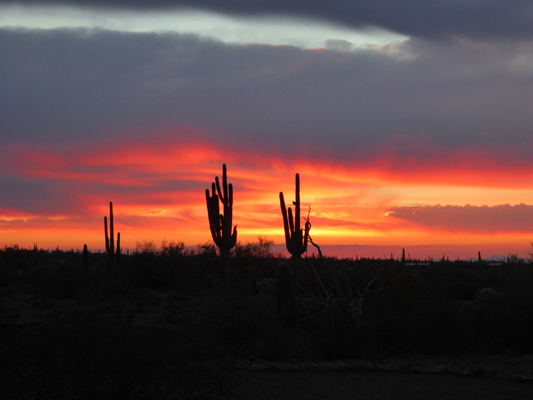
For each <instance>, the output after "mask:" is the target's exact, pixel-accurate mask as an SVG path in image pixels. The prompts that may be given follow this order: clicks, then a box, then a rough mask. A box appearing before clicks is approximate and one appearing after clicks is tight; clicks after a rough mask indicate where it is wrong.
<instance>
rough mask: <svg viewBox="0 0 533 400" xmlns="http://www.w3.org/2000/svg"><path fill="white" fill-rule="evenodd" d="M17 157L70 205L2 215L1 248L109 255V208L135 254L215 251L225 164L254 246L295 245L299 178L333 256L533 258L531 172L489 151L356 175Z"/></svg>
mask: <svg viewBox="0 0 533 400" xmlns="http://www.w3.org/2000/svg"><path fill="white" fill-rule="evenodd" d="M6 153H7V154H11V155H10V156H7V157H6V158H4V159H3V160H0V165H1V166H2V167H3V169H4V170H5V171H6V172H5V173H6V174H10V175H11V176H16V177H17V179H27V180H28V181H31V182H33V181H37V182H39V184H40V185H43V186H44V187H48V186H47V185H50V188H51V189H50V193H51V194H50V196H53V194H54V193H56V192H57V191H60V192H61V195H62V198H65V199H67V200H68V201H67V200H65V204H64V205H62V206H61V207H59V206H58V207H57V208H54V206H53V204H55V203H53V201H50V204H52V205H48V206H47V208H46V207H43V208H42V209H41V208H39V203H35V204H34V203H32V204H31V207H30V206H28V208H27V209H26V208H24V207H23V206H20V208H18V204H17V203H16V202H13V204H12V205H10V206H6V205H0V206H1V208H0V215H1V216H0V240H2V242H3V243H5V244H10V243H19V244H20V245H23V246H25V247H27V246H30V245H31V244H33V243H34V242H37V243H39V245H41V243H42V246H43V247H44V246H46V247H50V248H55V247H56V246H57V245H59V246H60V247H61V248H65V249H70V248H71V247H74V248H79V247H83V244H85V243H87V244H89V245H90V247H91V248H95V249H97V248H102V247H103V243H102V242H103V239H102V238H103V226H102V225H103V221H102V220H103V217H104V216H105V215H108V213H109V209H108V204H109V201H113V204H114V216H115V231H116V232H121V238H122V241H123V247H124V248H134V247H135V243H136V242H137V241H143V240H153V241H154V242H155V243H156V244H158V243H160V241H161V240H163V239H166V240H175V241H184V242H185V244H186V245H190V246H194V245H196V244H198V243H205V242H207V241H209V240H211V238H210V235H209V230H208V226H207V216H206V205H205V189H210V188H211V183H212V182H214V177H215V176H218V177H219V178H221V173H222V168H221V166H222V164H223V163H226V164H227V167H228V180H229V182H230V183H232V184H233V187H234V217H233V223H234V224H236V225H237V226H238V232H239V240H240V241H242V242H246V241H248V242H252V241H255V240H256V239H257V236H264V237H265V236H266V237H267V238H269V239H272V240H274V241H275V242H276V243H283V240H284V239H283V237H284V236H283V227H282V223H281V214H280V206H279V192H280V191H282V192H283V193H284V195H285V200H286V203H287V204H290V203H291V202H292V201H293V200H294V190H295V188H294V180H295V179H294V174H295V173H296V172H299V173H300V179H301V201H302V216H305V217H307V214H308V212H309V211H310V212H311V214H310V217H311V222H312V224H313V228H312V231H311V234H312V236H313V238H314V240H315V241H316V242H317V243H320V244H322V245H352V244H362V245H370V246H391V245H395V246H417V245H420V246H422V245H424V246H430V245H435V246H440V245H446V244H450V245H460V244H461V245H476V244H483V245H491V244H494V245H496V244H502V243H504V244H507V245H509V247H510V248H511V247H512V248H516V247H517V246H523V248H524V254H525V252H527V251H529V241H530V240H531V239H530V236H531V237H533V235H531V231H530V230H529V229H528V228H527V227H528V224H529V222H531V224H529V225H530V226H533V212H532V211H531V210H530V208H529V206H528V205H529V204H533V173H532V172H528V171H530V170H531V169H527V168H524V166H523V165H521V164H517V165H515V166H513V165H504V164H498V159H495V158H490V157H491V155H490V154H489V153H487V151H481V152H478V153H475V152H474V150H472V149H468V151H467V150H462V151H458V152H457V153H456V154H447V155H446V158H439V157H438V156H435V155H434V154H429V156H428V157H426V158H424V159H418V160H413V159H405V160H403V159H402V158H401V157H398V156H397V155H395V154H393V153H390V152H388V151H385V152H384V154H381V155H380V156H379V157H377V158H375V159H373V160H371V161H369V160H360V159H358V158H357V157H354V158H353V159H350V160H349V162H346V163H342V162H341V161H340V160H331V161H328V160H327V159H313V160H310V159H306V158H305V157H302V158H301V159H296V160H294V159H284V157H283V155H280V154H269V153H267V152H264V151H254V150H253V149H247V150H246V151H245V150H243V149H240V148H236V149H235V148H233V149H231V148H222V147H219V146H214V145H212V146H210V145H206V144H203V143H199V142H195V141H189V142H172V141H170V142H165V141H158V142H156V143H154V142H146V143H132V144H123V143H121V145H120V146H118V144H117V146H113V143H107V144H106V146H101V145H98V146H95V145H93V146H83V147H82V146H80V147H78V148H74V149H72V148H70V149H68V150H67V149H65V150H62V149H44V148H36V147H31V146H30V147H24V148H18V147H17V146H13V148H12V149H10V151H9V152H6ZM435 154H437V155H438V152H436V153H435ZM450 159H453V160H454V162H453V163H452V162H450ZM487 160H490V162H487ZM439 204H442V207H441V208H439V207H438V206H437V205H439ZM467 204H468V205H470V206H471V208H468V207H466V205H467ZM504 204H509V205H511V206H513V207H514V208H513V207H511V206H501V205H504ZM521 204H523V206H520V207H519V206H517V205H521ZM446 205H451V206H453V207H448V208H446V207H445V206H446ZM483 206H487V207H484V208H483ZM309 207H310V209H309ZM410 207H414V208H410ZM416 207H418V208H416ZM487 219H488V221H489V222H493V223H492V224H489V223H487ZM518 219H520V221H519V220H518ZM517 221H518V222H517ZM513 246H514V247H513Z"/></svg>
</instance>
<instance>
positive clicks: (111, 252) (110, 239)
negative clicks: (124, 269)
mask: <svg viewBox="0 0 533 400" xmlns="http://www.w3.org/2000/svg"><path fill="white" fill-rule="evenodd" d="M104 229H105V251H106V253H107V255H108V259H107V266H108V268H109V267H111V263H112V261H113V259H114V257H115V255H117V256H118V257H117V258H118V259H120V232H118V233H117V248H116V251H115V236H114V224H113V203H112V202H111V201H110V202H109V235H108V234H107V217H104ZM117 261H118V260H117Z"/></svg>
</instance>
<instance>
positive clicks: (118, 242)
mask: <svg viewBox="0 0 533 400" xmlns="http://www.w3.org/2000/svg"><path fill="white" fill-rule="evenodd" d="M116 254H119V255H120V232H118V233H117V252H116Z"/></svg>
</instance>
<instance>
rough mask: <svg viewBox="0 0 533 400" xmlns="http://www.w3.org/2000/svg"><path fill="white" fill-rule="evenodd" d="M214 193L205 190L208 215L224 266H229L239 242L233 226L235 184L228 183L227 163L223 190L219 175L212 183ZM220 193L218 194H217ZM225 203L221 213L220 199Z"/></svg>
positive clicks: (224, 166) (235, 228)
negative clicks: (231, 254)
mask: <svg viewBox="0 0 533 400" xmlns="http://www.w3.org/2000/svg"><path fill="white" fill-rule="evenodd" d="M211 191H212V194H210V193H209V189H206V190H205V200H206V203H207V216H208V218H209V229H210V230H211V236H212V237H213V241H214V242H215V244H216V245H217V246H218V248H219V249H220V255H221V257H222V259H223V261H224V268H225V267H227V266H228V264H229V259H230V251H231V249H232V248H233V247H234V246H235V243H237V226H235V227H233V231H232V226H233V185H232V184H231V183H230V184H229V185H228V178H227V170H226V164H224V165H223V166H222V190H221V189H220V182H219V180H218V176H217V177H215V182H214V183H212V184H211ZM217 193H218V195H217ZM219 199H220V202H221V203H222V205H223V210H224V214H220V206H219V204H218V200H219Z"/></svg>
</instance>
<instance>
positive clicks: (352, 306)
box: [0, 164, 533, 399]
mask: <svg viewBox="0 0 533 400" xmlns="http://www.w3.org/2000/svg"><path fill="white" fill-rule="evenodd" d="M217 193H218V194H217ZM279 197H280V206H281V212H282V217H283V226H284V233H285V245H286V247H287V250H288V252H289V253H290V254H291V258H290V260H287V258H286V257H284V256H282V255H280V254H273V253H272V245H273V242H272V241H271V240H268V239H267V238H264V237H261V236H260V237H259V238H258V243H244V244H243V243H240V242H237V229H236V227H233V226H232V215H233V210H232V206H233V187H232V185H231V184H228V182H227V170H226V165H225V164H224V165H223V175H222V187H221V185H220V182H219V180H218V177H216V178H215V183H213V184H212V192H211V193H210V191H209V189H207V190H206V203H207V208H208V219H209V225H210V231H211V234H212V237H213V241H214V242H208V243H204V244H200V245H198V246H197V247H196V248H188V247H186V246H185V245H184V243H183V242H174V241H171V242H168V241H166V240H164V241H163V242H162V243H161V246H160V247H159V248H158V247H157V246H156V244H155V243H154V242H153V241H149V240H144V241H143V242H137V245H136V249H135V251H134V252H133V253H132V254H129V253H127V254H122V255H121V250H120V233H118V234H117V242H116V246H115V243H114V225H113V208H112V203H111V202H110V216H109V217H110V218H109V232H108V224H107V222H108V221H107V217H104V226H105V239H106V252H105V253H102V254H100V253H99V252H91V251H90V250H89V249H88V248H87V245H84V247H83V251H79V250H76V251H74V249H72V251H60V250H59V249H56V250H53V251H46V250H43V249H41V250H39V249H38V247H37V244H34V245H33V248H30V249H22V248H20V246H18V245H16V244H14V245H10V246H5V247H4V248H3V249H2V248H0V300H1V301H0V353H1V355H2V357H0V371H1V373H0V387H2V391H3V393H5V395H6V398H41V397H42V394H43V393H46V394H48V397H50V398H51V397H57V398H69V399H89V398H102V399H106V398H131V399H144V398H161V399H162V398H230V397H231V396H233V395H235V393H236V392H235V390H236V387H237V386H238V379H237V377H236V373H235V369H236V367H235V365H237V364H236V362H237V361H239V360H243V359H244V360H275V361H287V360H291V361H294V360H296V361H324V360H332V359H334V360H346V359H361V358H365V359H373V360H384V359H386V358H387V357H391V356H402V355H408V354H444V355H471V354H491V355H494V354H501V353H505V354H514V355H517V356H521V355H531V354H533V342H532V341H531V334H532V333H533V291H531V287H532V286H533V268H531V263H530V262H529V263H528V262H525V261H524V260H522V259H520V258H519V257H518V256H517V255H510V257H508V258H507V262H501V263H491V262H488V261H484V262H476V261H481V254H480V253H479V252H478V257H477V259H475V258H473V259H472V260H470V261H461V260H456V261H451V262H450V261H449V260H448V259H446V260H445V259H444V255H443V258H442V260H440V261H439V262H434V261H433V260H432V258H431V256H430V257H428V259H427V260H425V261H423V262H422V261H420V260H411V257H410V255H408V256H407V258H406V253H405V249H402V255H401V258H399V259H397V260H395V259H394V257H393V256H392V255H391V257H390V258H389V257H388V256H387V257H386V258H383V259H380V258H363V257H357V258H356V259H353V258H344V259H340V258H337V257H326V256H324V255H323V254H322V251H321V248H320V246H319V245H318V244H316V243H315V242H314V240H313V238H312V237H311V235H310V231H311V222H310V219H309V214H310V212H309V214H308V216H307V219H306V218H303V219H304V220H305V225H304V228H303V229H302V227H301V223H300V218H301V204H300V179H299V174H296V196H295V201H294V202H293V205H294V207H295V208H294V214H293V210H292V208H291V207H288V209H287V208H286V207H285V199H284V196H283V193H282V192H280V196H279ZM219 199H220V201H221V202H222V204H223V214H221V213H220V205H219ZM232 227H233V230H232ZM308 243H311V245H313V246H314V247H315V248H316V249H317V252H318V255H314V254H312V255H308V252H307V251H306V250H307V246H308ZM217 247H218V249H219V252H220V257H219V256H218V255H217V251H216V248H217ZM221 259H222V261H223V263H222V266H220V265H219V263H218V262H217V261H220V260H221ZM230 259H231V266H232V268H231V269H229V268H228V267H229V261H230ZM113 260H116V261H117V262H116V263H115V264H114V265H112V263H113ZM119 260H120V261H119ZM406 261H409V262H406ZM295 265H296V266H297V269H296V268H295V267H294V266H295ZM119 267H120V268H119ZM110 269H111V270H113V271H114V273H113V274H109V273H108V271H109V270H110ZM295 271H297V272H301V274H300V276H299V278H298V279H295V277H294V275H295ZM221 273H223V274H224V275H225V276H226V279H224V280H222V279H220V274H221ZM236 360H237V361H236ZM110 393H113V395H112V397H110Z"/></svg>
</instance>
